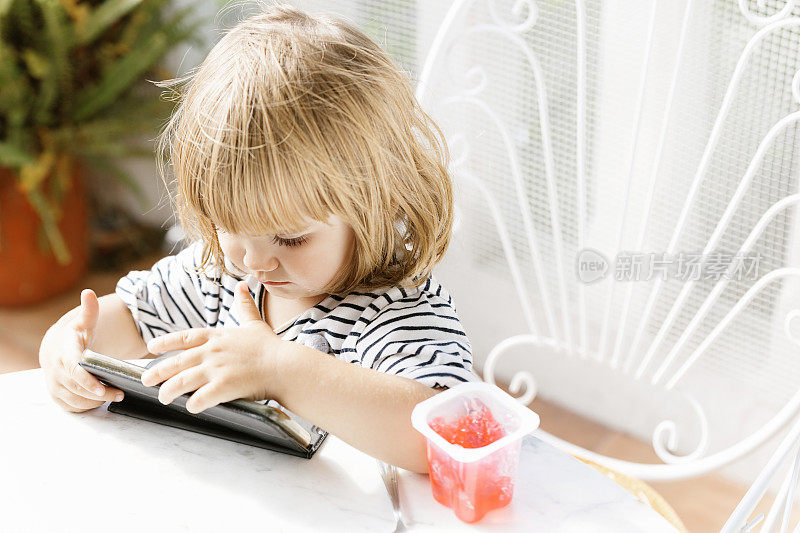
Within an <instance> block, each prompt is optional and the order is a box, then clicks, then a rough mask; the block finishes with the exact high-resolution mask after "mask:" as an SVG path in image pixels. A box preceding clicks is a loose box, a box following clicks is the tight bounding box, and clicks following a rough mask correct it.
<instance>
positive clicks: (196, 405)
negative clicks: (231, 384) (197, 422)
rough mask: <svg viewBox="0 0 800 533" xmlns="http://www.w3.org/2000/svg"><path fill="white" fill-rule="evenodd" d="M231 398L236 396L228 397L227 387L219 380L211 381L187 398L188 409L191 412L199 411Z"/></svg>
mask: <svg viewBox="0 0 800 533" xmlns="http://www.w3.org/2000/svg"><path fill="white" fill-rule="evenodd" d="M231 400H235V398H228V397H227V396H226V395H225V388H224V387H223V386H222V385H221V384H220V383H219V382H218V381H214V382H212V381H209V382H208V383H206V384H205V385H203V386H202V387H200V388H199V389H197V392H195V393H194V394H192V396H191V397H190V398H189V399H188V400H186V410H187V411H189V412H190V413H199V412H200V411H205V410H206V409H209V408H211V407H214V406H215V405H218V404H220V403H224V402H229V401H231Z"/></svg>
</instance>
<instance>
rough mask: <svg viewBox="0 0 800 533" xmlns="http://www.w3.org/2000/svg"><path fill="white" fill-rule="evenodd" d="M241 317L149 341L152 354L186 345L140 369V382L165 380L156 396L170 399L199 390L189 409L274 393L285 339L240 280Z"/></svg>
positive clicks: (236, 299)
mask: <svg viewBox="0 0 800 533" xmlns="http://www.w3.org/2000/svg"><path fill="white" fill-rule="evenodd" d="M237 302H238V304H239V305H240V308H239V309H240V310H241V316H242V317H243V320H242V322H241V324H240V325H239V327H236V328H191V329H186V330H183V331H178V332H175V333H168V334H166V335H162V336H160V337H156V338H155V339H152V340H150V342H148V343H147V349H148V350H149V351H150V352H151V353H154V354H156V353H161V352H166V351H172V350H185V351H183V352H181V353H179V354H176V355H174V356H172V357H168V358H167V359H165V360H164V361H161V362H160V363H158V364H157V365H155V366H154V367H152V368H150V369H149V370H147V371H146V372H144V373H143V374H142V384H143V385H145V386H147V387H152V386H154V385H157V384H159V383H161V382H164V383H163V384H162V385H161V389H160V391H159V394H158V399H159V401H161V403H163V404H165V405H166V404H169V403H170V402H172V400H174V399H175V398H177V397H179V396H181V395H183V394H185V393H188V392H192V391H194V390H196V391H197V392H195V393H194V394H192V396H191V397H190V398H189V399H188V400H187V401H186V410H187V411H189V412H190V413H199V412H200V411H203V410H205V409H208V408H209V407H213V406H215V405H217V404H220V403H225V402H229V401H232V400H237V399H240V398H244V399H246V400H265V399H269V398H273V397H274V390H275V389H274V386H275V380H276V377H277V375H278V366H279V365H278V363H279V357H280V352H281V350H280V348H281V346H282V344H283V343H284V342H286V341H282V340H281V338H280V337H278V336H277V335H276V334H275V332H274V331H272V328H270V327H269V325H268V324H267V323H266V322H265V321H264V320H262V319H261V315H259V313H258V308H257V307H256V303H255V301H253V297H252V296H250V291H249V290H248V289H247V284H246V283H245V282H241V281H240V282H239V283H237V284H236V289H235V293H234V305H236V304H237Z"/></svg>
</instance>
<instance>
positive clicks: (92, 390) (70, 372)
mask: <svg viewBox="0 0 800 533" xmlns="http://www.w3.org/2000/svg"><path fill="white" fill-rule="evenodd" d="M66 365H67V366H66V368H65V370H66V374H67V379H66V380H64V381H69V380H71V381H72V382H73V383H75V384H77V385H80V386H81V387H82V388H83V389H84V390H85V391H86V392H87V393H89V394H90V395H93V396H98V397H105V395H106V392H107V390H106V387H105V386H104V385H103V384H102V383H100V381H99V380H98V379H97V378H96V377H94V376H93V375H92V374H90V373H89V372H87V371H86V370H85V369H84V368H83V367H82V366H81V365H79V364H78V362H77V361H69V362H67V363H66ZM75 392H78V393H80V392H79V391H78V390H76V391H75Z"/></svg>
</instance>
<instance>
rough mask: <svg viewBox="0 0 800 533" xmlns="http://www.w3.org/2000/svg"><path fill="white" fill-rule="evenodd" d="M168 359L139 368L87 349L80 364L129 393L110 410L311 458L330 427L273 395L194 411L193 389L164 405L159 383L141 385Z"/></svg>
mask: <svg viewBox="0 0 800 533" xmlns="http://www.w3.org/2000/svg"><path fill="white" fill-rule="evenodd" d="M164 358H165V357H164V356H162V357H160V358H158V359H154V360H152V361H150V363H148V365H147V367H141V366H138V365H134V364H132V363H129V362H127V361H123V360H121V359H117V358H114V357H109V356H107V355H103V354H100V353H97V352H94V351H92V350H85V351H84V353H83V358H82V360H81V361H80V362H79V364H80V365H81V366H82V367H83V368H84V369H86V371H87V372H89V373H91V374H92V375H94V376H95V377H97V379H98V380H100V381H101V382H103V383H104V384H106V385H109V386H112V387H116V388H118V389H120V390H121V391H123V392H124V393H125V398H124V399H123V400H122V401H121V402H111V403H109V405H108V410H109V411H110V412H113V413H119V414H124V415H128V416H133V417H136V418H141V419H144V420H149V421H151V422H156V423H159V424H165V425H168V426H173V427H178V428H181V429H186V430H189V431H194V432H197V433H203V434H205V435H211V436H214V437H219V438H223V439H227V440H232V441H236V442H241V443H243V444H250V445H252V446H258V447H261V448H267V449H271V450H275V451H279V452H282V453H288V454H291V455H296V456H299V457H306V458H309V459H310V458H311V457H312V456H313V455H314V453H315V452H316V451H317V449H318V448H319V446H320V444H322V442H323V441H324V440H325V437H327V436H328V432H326V431H324V430H323V429H321V428H319V427H317V426H315V425H313V424H311V423H310V422H308V421H306V420H303V419H302V418H300V417H299V416H297V415H296V414H294V413H292V412H291V411H289V410H288V409H286V408H284V407H282V406H280V404H278V403H277V402H276V401H275V400H270V401H269V402H267V403H266V404H262V403H259V402H254V401H249V400H241V399H240V400H233V401H230V402H225V403H221V404H218V405H215V406H213V407H209V408H208V409H206V410H204V411H202V412H200V413H190V412H189V411H187V410H186V400H188V399H189V398H190V397H191V394H193V393H194V391H192V393H186V394H183V395H181V396H179V397H177V398H175V399H174V400H173V401H172V402H171V403H170V404H169V405H164V404H162V403H161V402H160V401H159V400H158V391H159V389H160V385H154V386H152V387H146V386H144V385H143V384H142V373H143V372H144V371H145V370H146V369H147V368H150V367H151V366H153V364H156V363H158V362H159V361H161V360H163V359H164Z"/></svg>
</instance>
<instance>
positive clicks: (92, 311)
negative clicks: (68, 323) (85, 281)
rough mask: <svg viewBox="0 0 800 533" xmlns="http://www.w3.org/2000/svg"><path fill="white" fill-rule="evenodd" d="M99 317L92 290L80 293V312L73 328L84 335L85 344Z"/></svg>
mask: <svg viewBox="0 0 800 533" xmlns="http://www.w3.org/2000/svg"><path fill="white" fill-rule="evenodd" d="M99 316H100V302H99V301H98V300H97V295H96V294H95V293H94V291H93V290H92V289H83V291H81V310H80V312H79V313H78V318H77V322H76V323H75V327H76V328H77V329H78V330H80V331H82V332H83V333H84V334H85V336H86V340H87V343H88V341H89V340H90V337H91V335H92V333H93V332H94V328H95V326H96V325H97V319H98V317H99Z"/></svg>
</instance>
